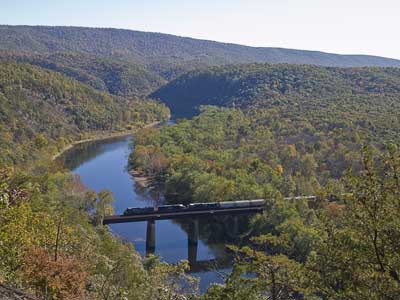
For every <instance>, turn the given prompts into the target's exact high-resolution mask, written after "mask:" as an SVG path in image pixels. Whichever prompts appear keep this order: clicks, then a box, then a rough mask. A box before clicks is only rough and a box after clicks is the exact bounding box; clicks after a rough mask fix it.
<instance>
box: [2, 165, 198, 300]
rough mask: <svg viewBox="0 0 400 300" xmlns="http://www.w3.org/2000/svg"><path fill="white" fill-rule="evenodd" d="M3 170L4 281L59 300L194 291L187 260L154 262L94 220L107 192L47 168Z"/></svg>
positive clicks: (162, 296) (173, 295)
mask: <svg viewBox="0 0 400 300" xmlns="http://www.w3.org/2000/svg"><path fill="white" fill-rule="evenodd" d="M0 170H1V171H0V201H1V202H0V278H1V279H2V281H3V280H4V281H5V282H6V283H7V284H9V285H13V286H17V287H23V288H25V289H30V290H31V291H32V292H34V293H36V295H37V296H38V297H40V298H43V299H54V300H55V299H57V300H62V299H139V300H140V299H143V300H145V299H159V300H164V299H165V300H170V299H177V297H178V298H179V297H182V296H183V295H186V294H189V295H190V294H191V293H193V292H195V291H196V282H195V281H193V280H192V278H191V277H190V276H187V275H185V274H184V270H186V269H187V263H180V264H178V265H176V266H170V265H167V264H162V263H160V262H159V261H156V260H155V261H153V263H151V264H149V263H148V262H146V261H143V260H142V258H141V257H140V256H139V255H138V254H137V253H136V252H135V251H134V249H133V247H132V245H131V244H128V243H126V244H125V243H122V242H121V241H119V240H118V239H117V238H116V237H115V236H114V235H113V234H112V233H111V232H110V231H109V229H108V228H107V227H104V226H97V227H94V226H92V225H91V224H90V222H89V220H90V219H94V220H96V219H97V216H99V215H100V216H101V215H104V213H106V212H107V210H108V208H109V203H110V201H112V196H111V195H110V193H109V192H107V191H101V192H100V193H99V194H98V197H97V198H98V199H97V200H96V199H93V196H94V195H93V192H91V191H88V190H87V189H85V188H84V187H83V186H82V184H79V182H78V181H77V179H76V178H75V177H73V176H71V175H70V174H65V173H60V172H54V171H51V170H47V169H46V168H43V167H40V168H38V169H36V170H35V171H34V172H31V174H36V175H28V174H26V173H22V172H20V171H14V170H12V169H0ZM95 198H96V197H95ZM183 281H187V283H188V285H187V286H186V287H187V289H186V288H183V287H182V286H180V285H179V283H181V282H183Z"/></svg>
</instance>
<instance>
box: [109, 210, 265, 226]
mask: <svg viewBox="0 0 400 300" xmlns="http://www.w3.org/2000/svg"><path fill="white" fill-rule="evenodd" d="M263 210H264V207H262V206H255V207H234V208H233V207H232V208H226V209H224V208H221V209H214V210H191V211H187V210H186V211H185V210H184V211H172V212H155V213H151V214H140V215H131V216H124V215H115V216H108V217H105V218H104V221H103V224H104V225H106V224H115V223H127V222H143V221H149V220H168V219H180V218H190V217H192V218H193V217H204V216H221V215H241V214H252V213H259V212H262V211H263Z"/></svg>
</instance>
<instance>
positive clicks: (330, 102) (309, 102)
mask: <svg viewBox="0 0 400 300" xmlns="http://www.w3.org/2000/svg"><path fill="white" fill-rule="evenodd" d="M399 78H400V70H399V69H398V68H346V69H342V68H327V67H317V66H306V65H300V66H296V65H284V64H282V65H269V64H248V65H231V66H221V67H210V68H207V69H202V70H196V71H193V72H189V73H187V74H184V75H182V76H180V77H178V78H177V79H175V80H173V81H171V82H170V83H168V84H167V85H165V86H163V87H161V88H160V89H159V90H157V91H156V92H154V93H153V94H152V95H151V97H153V98H159V99H161V100H162V101H163V102H164V103H166V104H167V105H168V106H169V107H170V108H171V110H172V112H173V114H175V115H177V116H179V117H182V116H183V117H187V116H193V115H194V114H196V113H197V112H198V108H199V107H200V106H201V105H218V106H236V107H238V106H239V107H242V108H243V107H246V108H248V107H254V108H256V109H258V108H260V107H263V108H264V107H266V108H276V109H278V110H281V109H284V110H285V111H290V112H291V113H295V115H296V119H303V118H304V117H305V116H310V115H312V114H313V115H315V116H316V117H318V118H327V117H335V122H336V126H337V127H343V126H345V124H343V123H342V121H341V118H342V117H344V118H345V119H348V117H349V116H350V117H352V119H353V121H355V122H356V123H355V124H356V125H358V126H362V127H373V126H377V125H378V124H376V122H374V121H375V120H377V121H379V123H386V124H389V125H391V126H392V125H394V126H398V119H396V118H395V117H394V116H391V117H390V118H388V119H387V120H385V119H384V118H382V116H385V117H388V116H389V115H390V113H391V112H392V111H393V110H395V109H399V100H398V99H399V93H400V90H399V82H400V79H399ZM327 112H328V113H329V114H328V115H327V116H324V115H323V114H325V113H327ZM321 113H322V115H321ZM338 116H340V118H339V117H338ZM365 116H368V121H366V120H365ZM370 122H372V124H371V123H370ZM378 126H379V125H378ZM378 126H377V127H378ZM387 127H388V126H386V128H385V129H386V130H388V128H387ZM306 128H307V127H306V126H304V129H306ZM389 128H390V126H389Z"/></svg>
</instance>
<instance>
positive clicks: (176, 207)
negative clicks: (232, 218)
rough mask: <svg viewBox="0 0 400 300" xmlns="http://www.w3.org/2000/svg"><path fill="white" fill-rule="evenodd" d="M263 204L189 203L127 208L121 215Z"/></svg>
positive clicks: (249, 202)
mask: <svg viewBox="0 0 400 300" xmlns="http://www.w3.org/2000/svg"><path fill="white" fill-rule="evenodd" d="M264 204H265V200H264V199H256V200H240V201H226V202H208V203H191V204H189V205H187V206H185V205H183V204H174V205H161V206H158V207H128V208H127V209H126V210H125V211H124V213H123V215H124V216H131V215H145V214H152V213H165V212H179V211H200V210H218V209H228V208H245V207H262V206H264Z"/></svg>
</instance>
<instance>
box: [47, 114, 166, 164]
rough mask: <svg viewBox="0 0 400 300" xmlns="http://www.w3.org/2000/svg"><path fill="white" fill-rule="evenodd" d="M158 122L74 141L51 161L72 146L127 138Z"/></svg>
mask: <svg viewBox="0 0 400 300" xmlns="http://www.w3.org/2000/svg"><path fill="white" fill-rule="evenodd" d="M160 123H161V122H160V121H157V122H153V123H150V124H147V125H145V126H143V127H141V128H136V129H132V130H126V131H121V132H114V133H112V132H111V133H110V132H109V133H106V134H104V135H98V136H94V137H92V138H88V139H84V140H79V141H75V142H72V143H70V144H69V145H67V146H66V147H64V148H63V149H62V150H61V151H60V152H58V153H57V154H55V155H53V157H52V160H56V159H57V158H58V157H60V156H61V155H63V154H64V153H65V152H66V151H68V150H70V149H72V148H73V147H74V146H76V145H79V144H83V143H88V142H94V141H102V140H108V139H112V138H117V137H124V136H128V135H131V134H134V133H136V132H138V131H139V130H140V129H143V128H148V127H154V126H156V125H158V124H160Z"/></svg>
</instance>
